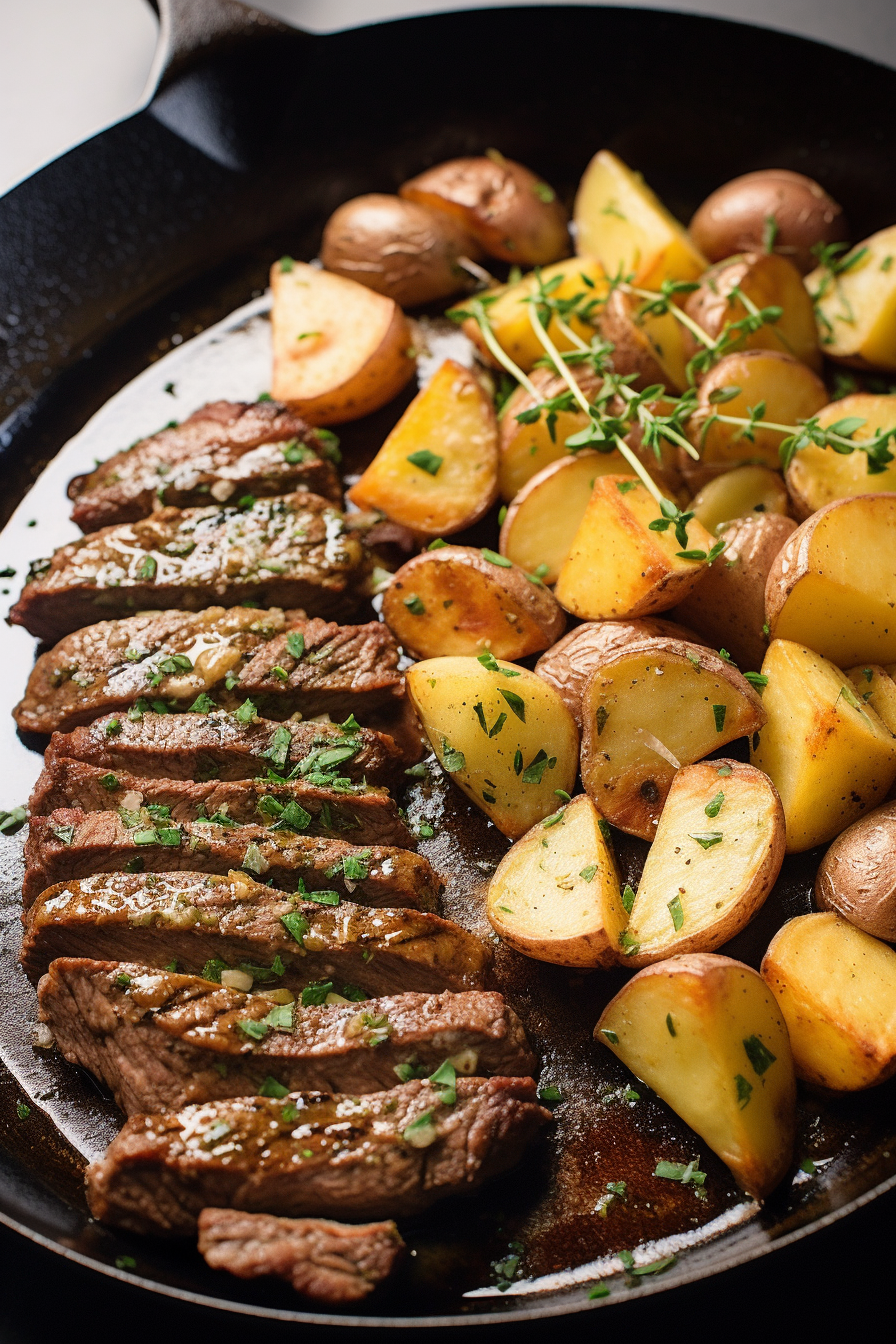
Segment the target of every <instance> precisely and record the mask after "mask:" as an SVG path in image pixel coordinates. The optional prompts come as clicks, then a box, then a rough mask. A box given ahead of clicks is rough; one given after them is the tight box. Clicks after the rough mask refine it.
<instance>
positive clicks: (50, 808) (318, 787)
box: [29, 756, 416, 849]
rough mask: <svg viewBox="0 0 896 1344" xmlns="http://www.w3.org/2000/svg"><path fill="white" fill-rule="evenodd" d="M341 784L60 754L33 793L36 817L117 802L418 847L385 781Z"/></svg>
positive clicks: (175, 814)
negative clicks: (194, 774)
mask: <svg viewBox="0 0 896 1344" xmlns="http://www.w3.org/2000/svg"><path fill="white" fill-rule="evenodd" d="M336 782H337V783H338V786H339V787H338V788H333V787H324V786H323V785H322V784H309V783H308V781H307V780H305V779H301V778H299V779H294V780H291V781H290V782H289V783H286V784H274V783H265V782H263V781H261V780H256V779H236V780H230V781H228V782H226V783H222V782H221V781H220V780H208V781H206V782H204V783H196V782H195V781H193V780H188V779H143V778H142V777H141V776H138V775H131V774H128V773H127V772H126V771H121V770H120V771H119V772H118V773H117V774H116V773H114V772H112V771H111V770H104V769H103V768H102V766H99V765H85V764H84V762H83V761H73V760H70V759H69V758H68V757H66V756H61V757H60V756H56V757H54V758H53V761H52V764H50V765H48V766H45V767H44V769H43V771H42V772H41V775H40V778H39V779H38V781H37V783H36V785H35V786H34V790H33V792H32V794H31V800H30V803H29V811H30V813H31V816H32V817H39V816H46V815H48V814H49V813H50V812H55V811H56V809H57V808H65V807H74V808H81V809H82V810H83V811H84V812H106V811H108V810H109V809H110V808H112V807H116V806H118V807H122V808H124V809H126V810H130V811H134V810H137V809H139V808H141V807H151V808H153V809H155V810H154V811H153V812H152V816H154V817H155V816H157V815H158V813H159V811H160V810H161V809H166V810H167V811H168V812H169V814H170V818H171V820H172V822H174V823H179V822H183V821H197V820H203V819H205V818H211V819H212V820H214V819H215V818H216V817H217V818H226V819H228V820H229V821H233V822H236V823H238V824H240V825H246V824H249V823H253V822H254V823H255V824H256V825H265V824H270V823H271V822H276V821H280V822H282V823H283V824H284V825H286V826H288V827H289V828H290V829H292V830H294V831H296V832H298V833H301V834H303V835H323V836H329V837H330V838H331V839H336V840H350V841H351V843H352V844H353V845H371V844H372V845H397V846H398V847H399V848H403V849H413V848H414V847H415V845H416V839H415V837H414V836H413V835H412V834H411V832H410V831H409V830H408V828H407V825H406V824H405V822H404V821H403V820H402V818H401V815H400V814H399V811H398V807H397V805H396V804H395V802H394V800H393V799H392V798H391V797H390V795H389V793H388V792H387V791H386V790H385V789H372V788H368V787H367V786H366V785H365V784H352V783H351V782H350V781H349V780H347V779H340V778H338V777H337V779H336Z"/></svg>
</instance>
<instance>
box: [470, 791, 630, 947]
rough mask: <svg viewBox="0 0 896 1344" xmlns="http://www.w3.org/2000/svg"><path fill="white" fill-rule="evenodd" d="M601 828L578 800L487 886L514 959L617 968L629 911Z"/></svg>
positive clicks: (495, 922)
mask: <svg viewBox="0 0 896 1344" xmlns="http://www.w3.org/2000/svg"><path fill="white" fill-rule="evenodd" d="M601 823H602V818H601V816H600V813H599V812H598V810H597V808H596V807H595V806H594V804H593V803H592V801H591V799H590V798H589V797H588V795H587V794H585V793H581V794H579V796H578V797H577V798H573V800H572V802H570V803H568V804H567V805H566V806H565V807H561V808H559V809H558V811H557V812H555V813H554V814H553V815H551V816H550V817H548V818H547V819H546V820H545V821H540V822H538V823H537V825H535V826H533V827H532V829H531V830H530V831H528V832H527V833H526V834H525V835H524V836H523V837H522V839H521V840H517V842H516V844H515V845H514V846H513V848H512V849H510V850H508V852H507V853H506V854H505V855H504V858H503V859H502V860H501V862H500V863H499V865H498V867H497V869H496V871H495V875H494V877H493V878H492V880H491V884H490V885H489V889H488V905H487V911H488V919H489V923H490V924H491V926H492V928H493V929H494V930H495V933H497V934H498V936H499V938H502V939H503V940H504V942H505V943H507V944H508V945H509V946H510V947H513V948H516V950H517V952H522V953H523V955H524V956H526V957H532V958H533V959H534V960H535V961H550V962H553V963H555V964H556V965H558V966H577V967H583V968H584V967H590V966H612V965H614V964H615V962H616V960H617V957H616V949H617V946H618V941H619V935H620V933H621V932H622V928H623V926H624V924H625V910H624V908H623V905H622V898H621V896H620V894H619V877H618V875H617V873H616V864H615V862H614V859H613V850H612V848H611V846H610V844H609V843H608V841H607V840H606V839H605V837H604V835H603V834H602V832H601ZM603 824H604V825H606V823H603Z"/></svg>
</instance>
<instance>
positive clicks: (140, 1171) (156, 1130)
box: [87, 1078, 550, 1235]
mask: <svg viewBox="0 0 896 1344" xmlns="http://www.w3.org/2000/svg"><path fill="white" fill-rule="evenodd" d="M441 1097H442V1093H441V1091H440V1089H438V1088H436V1087H434V1086H433V1085H432V1084H431V1083H429V1082H428V1081H427V1082H424V1081H414V1082H410V1083H405V1084H403V1085H402V1086H400V1087H393V1088H392V1089H390V1091H388V1092H374V1093H371V1094H368V1095H366V1096H362V1097H352V1096H345V1095H340V1094H335V1095H333V1094H328V1093H325V1092H295V1093H292V1094H291V1095H290V1096H288V1097H286V1098H284V1099H283V1100H282V1101H274V1100H268V1099H267V1098H264V1097H255V1098H252V1099H237V1100H233V1101H218V1102H210V1103H208V1104H207V1105H202V1106H189V1107H187V1108H186V1109H185V1110H183V1111H180V1112H178V1113H167V1114H165V1115H141V1116H136V1117H135V1118H134V1119H132V1120H129V1121H128V1122H127V1124H126V1125H125V1127H124V1129H123V1130H122V1131H121V1133H120V1134H119V1135H118V1136H117V1138H115V1139H113V1140H112V1143H111V1144H110V1145H109V1147H108V1149H107V1150H106V1153H105V1156H104V1157H103V1158H101V1159H100V1160H99V1161H98V1162H94V1163H92V1164H91V1166H90V1167H88V1169H87V1199H88V1203H89V1205H90V1210H91V1212H92V1213H93V1215H94V1217H95V1218H98V1219H100V1220H101V1221H102V1222H107V1223H111V1224H113V1225H114V1226H116V1227H121V1228H126V1229H127V1230H129V1231H132V1232H155V1233H167V1234H169V1235H172V1234H173V1235H176V1234H179V1233H180V1234H186V1233H190V1232H192V1231H193V1230H194V1229H195V1227H196V1221H197V1219H198V1217H199V1214H200V1212H201V1211H202V1209H203V1208H205V1207H206V1206H207V1205H208V1204H220V1205H226V1206H227V1207H229V1208H236V1209H243V1210H245V1211H246V1212H249V1213H255V1212H259V1213H275V1214H278V1215H281V1216H285V1217H303V1216H304V1217H308V1216H320V1217H329V1216H331V1215H339V1216H340V1217H342V1218H354V1219H365V1218H382V1217H386V1216H387V1215H389V1214H392V1215H395V1216H396V1217H399V1216H402V1215H410V1214H415V1213H419V1212H421V1211H422V1210H423V1209H426V1208H428V1207H429V1206H430V1205H431V1204H433V1203H435V1202H436V1200H438V1199H441V1198H444V1197H445V1196H446V1195H451V1194H459V1193H461V1192H467V1191H470V1190H474V1189H475V1188H476V1187H477V1186H479V1185H481V1184H482V1182H483V1181H485V1180H487V1179H488V1178H489V1177H490V1176H494V1175H497V1173H498V1172H501V1171H506V1170H507V1169H508V1168H509V1167H512V1166H513V1165H514V1164H515V1163H516V1162H517V1161H518V1159H519V1158H520V1157H521V1156H522V1153H523V1150H524V1148H525V1147H526V1144H527V1143H528V1142H529V1140H530V1139H531V1138H533V1137H534V1135H535V1134H536V1133H537V1131H538V1130H539V1129H540V1127H541V1126H542V1125H543V1124H545V1123H546V1122H547V1121H548V1120H549V1119H550V1112H549V1111H547V1110H545V1109H544V1108H543V1107H542V1106H540V1105H539V1104H538V1101H537V1099H536V1093H535V1084H534V1082H533V1081H532V1079H531V1078H489V1079H484V1078H461V1079H458V1082H457V1100H456V1102H455V1103H454V1104H453V1105H445V1104H444V1103H443V1101H442V1099H441ZM415 1122H416V1123H415Z"/></svg>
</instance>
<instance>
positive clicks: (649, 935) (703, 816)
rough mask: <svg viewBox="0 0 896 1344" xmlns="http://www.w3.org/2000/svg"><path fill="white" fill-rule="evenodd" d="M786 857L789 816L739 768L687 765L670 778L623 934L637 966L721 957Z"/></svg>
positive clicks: (757, 777)
mask: <svg viewBox="0 0 896 1344" xmlns="http://www.w3.org/2000/svg"><path fill="white" fill-rule="evenodd" d="M783 860H784V809H783V808H782V807H781V800H780V798H779V797H778V793H777V790H776V789H775V786H774V784H773V783H772V782H771V780H770V779H769V778H768V776H767V775H764V774H762V772H761V771H760V770H755V769H754V768H753V767H752V766H751V765H741V764H740V762H738V761H720V760H713V761H700V762H699V763H698V764H696V765H685V766H682V768H681V769H680V770H679V772H678V774H677V775H676V776H675V778H674V779H673V781H672V787H671V788H670V789H669V793H668V795H667V797H666V802H665V805H664V807H663V813H662V816H661V817H660V822H659V826H658V827H657V831H656V839H655V840H654V842H653V844H652V845H651V846H650V853H649V854H648V855H647V862H646V863H645V865H644V871H643V873H642V875H641V881H640V882H639V883H638V892H637V895H636V896H635V901H634V904H633V906H632V909H631V914H630V915H629V919H628V925H627V927H626V929H625V932H624V933H623V934H622V935H621V937H622V941H621V944H620V945H621V948H622V951H623V953H624V955H625V959H626V960H627V961H628V962H629V964H630V965H632V966H649V965H650V964H651V963H652V962H654V961H661V960H662V959H663V958H664V957H671V956H675V955H676V953H680V952H714V951H715V949H716V948H717V947H721V946H722V944H723V943H726V942H727V941H728V939H729V938H733V937H734V935H735V934H737V933H740V931H741V929H743V928H746V926H747V924H749V922H750V920H751V919H752V918H753V916H754V915H755V914H756V913H757V911H758V910H760V909H761V907H762V905H763V904H764V902H765V898H766V896H768V894H769V892H770V891H771V889H772V887H773V886H774V885H775V882H776V881H777V877H778V873H779V872H780V871H781V864H782V862H783Z"/></svg>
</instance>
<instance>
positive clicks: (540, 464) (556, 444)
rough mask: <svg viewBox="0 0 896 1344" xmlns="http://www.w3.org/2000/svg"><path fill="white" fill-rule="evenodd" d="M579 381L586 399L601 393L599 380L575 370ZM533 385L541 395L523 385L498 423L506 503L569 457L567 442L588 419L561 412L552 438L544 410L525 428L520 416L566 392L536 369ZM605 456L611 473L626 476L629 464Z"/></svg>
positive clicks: (554, 379) (561, 383)
mask: <svg viewBox="0 0 896 1344" xmlns="http://www.w3.org/2000/svg"><path fill="white" fill-rule="evenodd" d="M576 380H577V382H578V384H579V386H580V387H581V388H582V391H583V392H584V393H585V395H586V397H588V398H589V399H590V398H592V397H593V396H594V395H595V394H596V393H597V392H598V391H599V389H600V386H601V383H600V380H599V379H598V378H596V377H591V376H590V375H588V374H586V373H584V372H583V371H582V369H581V368H579V369H577V370H576ZM531 381H532V383H533V385H534V387H535V389H536V391H537V393H538V399H536V398H535V397H534V396H533V395H532V394H531V393H530V392H528V391H527V390H526V388H525V387H523V386H522V384H521V385H520V386H519V387H518V388H517V389H516V391H515V392H513V393H511V395H510V397H509V398H508V399H507V401H506V402H505V403H504V406H503V408H502V410H501V416H500V420H499V453H500V464H499V467H498V482H499V485H500V490H501V497H502V499H503V500H504V501H505V502H506V503H508V504H509V503H510V501H511V500H512V499H514V498H515V496H516V495H517V494H519V492H520V490H522V488H523V486H524V485H526V484H527V483H528V482H529V481H530V480H531V479H532V477H533V476H536V475H537V474H538V473H539V472H540V471H542V470H543V469H544V468H545V467H547V466H549V465H550V464H551V463H552V462H557V461H558V460H560V459H563V458H566V457H568V456H569V449H568V448H567V447H566V440H567V439H568V438H570V437H571V435H573V434H577V433H578V432H579V431H580V430H582V429H585V428H586V427H587V424H588V417H587V416H586V415H585V412H584V411H581V410H574V411H558V412H557V417H556V420H555V421H554V422H553V434H551V429H550V426H549V424H548V412H547V411H545V410H542V411H541V413H540V415H539V417H538V419H537V420H534V421H533V422H532V423H531V424H524V423H523V422H521V421H520V420H518V419H517V416H518V415H521V414H525V412H526V411H530V410H532V409H533V408H534V407H535V406H536V405H537V404H538V403H539V401H540V400H542V399H543V400H549V399H551V398H553V397H556V396H558V395H560V394H561V393H563V392H565V391H566V390H567V386H566V383H565V382H564V381H563V379H562V378H561V377H560V376H559V374H557V375H555V374H553V373H551V371H550V370H549V369H544V368H541V369H535V371H534V372H533V374H532V378H531ZM602 456H603V457H604V458H605V459H606V461H607V462H608V463H609V464H611V465H610V466H609V467H608V470H613V471H619V472H624V471H627V470H628V463H627V462H626V460H625V458H624V457H623V456H622V454H621V453H619V452H616V451H615V450H614V451H613V452H612V453H604V454H602Z"/></svg>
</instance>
